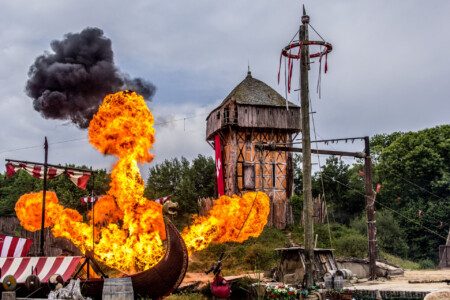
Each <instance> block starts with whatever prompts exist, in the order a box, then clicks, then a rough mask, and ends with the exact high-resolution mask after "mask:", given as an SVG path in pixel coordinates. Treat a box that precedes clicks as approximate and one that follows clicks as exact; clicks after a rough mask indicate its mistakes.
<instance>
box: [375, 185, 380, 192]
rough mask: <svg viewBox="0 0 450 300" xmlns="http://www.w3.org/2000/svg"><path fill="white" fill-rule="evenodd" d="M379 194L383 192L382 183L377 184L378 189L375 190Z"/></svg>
mask: <svg viewBox="0 0 450 300" xmlns="http://www.w3.org/2000/svg"><path fill="white" fill-rule="evenodd" d="M375 191H376V192H377V194H378V193H379V192H380V191H381V183H377V188H376V189H375Z"/></svg>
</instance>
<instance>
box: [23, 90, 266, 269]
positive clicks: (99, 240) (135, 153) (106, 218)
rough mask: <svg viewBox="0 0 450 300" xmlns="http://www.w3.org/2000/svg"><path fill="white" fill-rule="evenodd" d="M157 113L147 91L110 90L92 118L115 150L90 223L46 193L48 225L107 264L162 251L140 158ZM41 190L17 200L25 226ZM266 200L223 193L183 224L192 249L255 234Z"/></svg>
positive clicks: (127, 264)
mask: <svg viewBox="0 0 450 300" xmlns="http://www.w3.org/2000/svg"><path fill="white" fill-rule="evenodd" d="M154 134H155V131H154V128H153V116H152V114H151V112H150V110H149V109H148V107H147V105H146V104H145V101H144V99H143V97H142V96H140V95H138V94H136V93H134V92H128V91H124V92H118V93H115V94H111V95H107V96H106V97H105V99H104V101H103V103H102V105H101V106H100V108H99V110H98V112H97V114H96V115H95V116H94V118H93V119H92V121H91V123H90V125H89V141H90V143H91V144H92V145H93V146H94V147H96V148H97V149H98V150H99V151H101V152H102V153H104V154H110V155H115V156H117V157H118V161H117V163H116V164H115V165H114V167H113V170H112V172H111V184H110V190H109V191H108V193H107V195H105V196H103V197H101V198H100V199H99V200H98V201H97V203H96V204H95V218H94V220H95V224H94V225H95V230H94V232H93V229H92V218H91V217H92V216H91V214H88V216H87V218H88V220H87V222H83V217H82V216H81V215H80V213H78V212H77V211H76V210H73V209H67V208H64V207H63V206H62V205H61V204H59V203H58V198H57V196H56V194H55V193H53V192H47V194H46V207H45V211H46V219H45V227H51V228H52V233H53V235H54V236H56V237H65V238H67V239H69V240H71V241H72V242H73V243H74V244H75V245H76V246H77V247H78V248H80V250H81V251H83V252H87V251H92V250H93V247H94V248H95V249H94V250H95V256H96V258H97V259H99V260H100V261H101V262H103V263H104V264H106V265H108V266H110V267H112V268H115V269H118V270H121V271H123V272H125V273H129V274H130V273H135V272H139V271H143V270H146V269H148V268H151V267H152V266H154V265H155V264H156V263H157V262H158V261H159V260H160V259H161V258H162V256H163V255H164V246H163V241H164V240H165V238H166V234H165V225H164V220H163V216H162V206H161V205H160V204H158V203H156V202H154V201H150V200H148V199H146V198H145V197H144V195H143V194H144V182H143V180H142V178H141V175H140V172H139V168H138V165H137V164H138V162H140V163H143V162H150V161H151V160H152V159H153V155H152V154H150V152H149V150H150V149H151V148H152V145H153V142H154ZM41 202H42V192H40V193H30V194H25V195H23V196H22V197H20V199H19V201H18V202H17V204H16V214H17V217H18V218H19V220H20V222H21V224H22V226H23V227H24V228H25V229H27V230H30V231H35V230H38V229H40V226H41V210H42V206H41V205H42V204H41ZM268 214H269V200H268V197H267V195H265V194H264V193H262V192H258V193H247V194H245V195H243V197H238V196H233V197H227V196H222V197H221V198H219V199H218V200H217V201H216V202H215V205H214V206H213V208H212V210H211V212H210V213H209V216H207V217H196V219H195V220H194V224H193V225H192V226H190V227H189V228H187V229H185V230H183V237H184V239H185V241H186V245H187V246H188V249H189V252H190V253H192V251H195V250H200V249H203V248H205V247H206V246H207V245H208V244H209V243H211V242H217V243H221V242H227V241H237V242H242V241H244V240H246V239H247V238H248V237H251V236H258V235H259V234H260V233H261V231H262V229H263V227H264V226H265V224H266V222H267V216H268Z"/></svg>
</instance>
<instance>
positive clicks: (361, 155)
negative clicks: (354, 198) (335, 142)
mask: <svg viewBox="0 0 450 300" xmlns="http://www.w3.org/2000/svg"><path fill="white" fill-rule="evenodd" d="M256 147H260V148H261V149H262V150H269V151H289V152H302V151H303V149H302V148H295V147H286V146H276V145H269V144H260V145H256ZM311 153H314V154H324V155H335V156H350V157H356V158H365V157H366V154H365V153H363V152H347V151H337V150H323V149H311Z"/></svg>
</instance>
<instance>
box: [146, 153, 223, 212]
mask: <svg viewBox="0 0 450 300" xmlns="http://www.w3.org/2000/svg"><path fill="white" fill-rule="evenodd" d="M215 185H216V177H215V163H214V159H213V158H211V157H205V156H203V155H198V156H197V157H196V158H195V159H194V160H193V161H192V162H189V161H188V160H187V159H186V158H184V157H182V158H181V159H178V158H174V159H171V160H165V161H164V162H162V163H160V164H158V165H156V166H153V167H151V168H150V171H149V177H148V180H147V184H146V188H145V196H146V197H147V198H149V199H155V198H159V197H163V196H167V195H172V201H175V202H178V204H179V206H180V210H181V212H182V213H188V214H191V213H197V212H198V204H197V200H198V199H199V198H202V197H214V196H215V195H216V193H215Z"/></svg>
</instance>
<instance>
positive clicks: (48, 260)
mask: <svg viewBox="0 0 450 300" xmlns="http://www.w3.org/2000/svg"><path fill="white" fill-rule="evenodd" d="M80 259H81V256H58V257H1V258H0V269H1V278H0V280H1V281H3V279H4V278H5V276H7V275H13V276H14V278H15V279H16V280H17V282H18V283H24V282H25V280H26V278H27V277H28V276H29V275H31V274H34V275H37V276H38V277H39V280H40V281H41V282H48V279H49V278H50V276H52V275H53V274H59V275H61V276H62V277H63V278H64V281H68V280H69V279H70V278H71V276H72V274H73V273H74V272H75V269H76V267H77V265H78V263H79V262H80Z"/></svg>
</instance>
